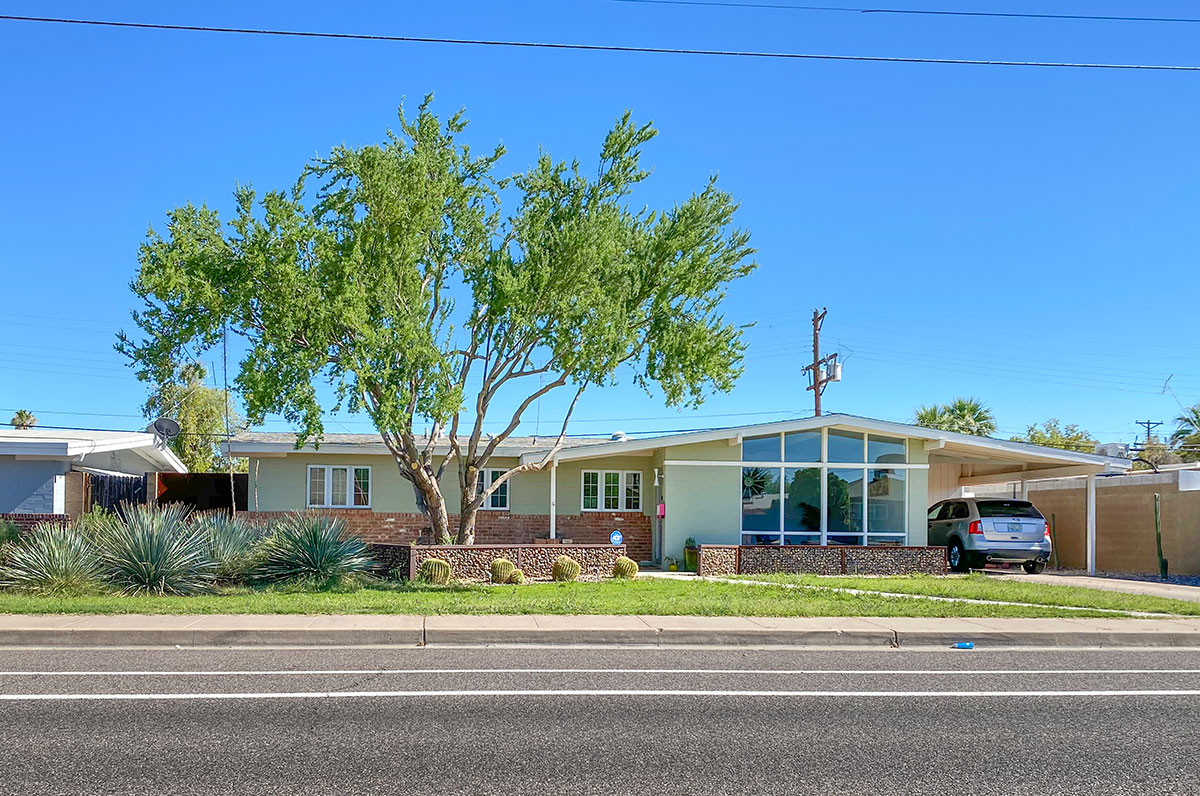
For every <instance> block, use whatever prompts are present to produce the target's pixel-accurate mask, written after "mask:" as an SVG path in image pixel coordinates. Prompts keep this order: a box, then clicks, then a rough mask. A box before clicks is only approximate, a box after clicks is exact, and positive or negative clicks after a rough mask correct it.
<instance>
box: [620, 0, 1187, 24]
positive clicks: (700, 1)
mask: <svg viewBox="0 0 1200 796" xmlns="http://www.w3.org/2000/svg"><path fill="white" fill-rule="evenodd" d="M612 2H615V3H636V4H643V5H659V6H711V7H715V8H747V9H768V10H772V11H833V12H846V13H851V14H906V15H910V16H931V17H1001V18H1009V19H1066V20H1085V21H1098V22H1184V23H1200V18H1198V19H1193V18H1189V17H1126V16H1103V15H1099V14H1023V13H1018V12H1015V11H939V10H934V9H925V8H856V7H852V6H802V5H791V4H789V3H731V2H718V1H717V0H612Z"/></svg>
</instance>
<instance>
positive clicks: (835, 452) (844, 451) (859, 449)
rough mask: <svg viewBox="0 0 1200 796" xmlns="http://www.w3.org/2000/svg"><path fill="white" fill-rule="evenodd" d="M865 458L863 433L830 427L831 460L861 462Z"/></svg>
mask: <svg viewBox="0 0 1200 796" xmlns="http://www.w3.org/2000/svg"><path fill="white" fill-rule="evenodd" d="M862 460H863V435H862V434H860V433H858V432H857V431H839V430H838V429H835V428H831V429H829V461H831V462H855V463H858V462H861V461H862Z"/></svg>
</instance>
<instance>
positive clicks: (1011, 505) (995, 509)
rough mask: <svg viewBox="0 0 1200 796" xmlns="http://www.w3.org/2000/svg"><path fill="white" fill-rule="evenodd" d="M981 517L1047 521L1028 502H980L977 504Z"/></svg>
mask: <svg viewBox="0 0 1200 796" xmlns="http://www.w3.org/2000/svg"><path fill="white" fill-rule="evenodd" d="M975 506H976V508H978V509H979V516H980V517H1031V518H1033V519H1035V520H1041V519H1045V518H1044V517H1042V513H1041V512H1040V511H1038V510H1037V509H1035V508H1034V507H1033V504H1032V503H1030V502H1029V501H1028V500H979V501H976V502H975Z"/></svg>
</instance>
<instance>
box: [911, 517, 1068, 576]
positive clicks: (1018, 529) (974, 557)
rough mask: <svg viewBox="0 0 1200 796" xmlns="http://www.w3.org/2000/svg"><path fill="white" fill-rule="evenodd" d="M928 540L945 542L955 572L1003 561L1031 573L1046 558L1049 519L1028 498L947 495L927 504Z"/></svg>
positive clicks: (1048, 539)
mask: <svg viewBox="0 0 1200 796" xmlns="http://www.w3.org/2000/svg"><path fill="white" fill-rule="evenodd" d="M929 544H931V545H945V546H946V558H947V560H948V561H949V563H950V568H951V569H952V570H954V571H955V572H966V571H967V570H968V569H970V568H971V567H981V566H983V565H985V564H987V563H989V562H996V563H1001V562H1004V563H1019V564H1021V565H1022V567H1023V568H1024V569H1025V571H1026V572H1028V573H1029V574H1031V575H1036V574H1037V573H1039V572H1041V571H1042V570H1044V569H1045V568H1046V562H1047V561H1049V560H1050V524H1049V523H1047V522H1046V518H1045V517H1043V516H1042V513H1041V512H1040V511H1038V510H1037V509H1036V508H1034V507H1033V504H1032V503H1030V502H1029V501H1028V500H1008V499H1005V498H952V499H950V500H943V501H942V502H941V503H935V504H934V505H933V506H932V507H931V508H930V509H929Z"/></svg>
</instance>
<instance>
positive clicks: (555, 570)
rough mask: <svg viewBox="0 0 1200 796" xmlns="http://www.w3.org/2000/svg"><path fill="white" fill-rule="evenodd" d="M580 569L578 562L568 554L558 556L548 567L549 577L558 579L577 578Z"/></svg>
mask: <svg viewBox="0 0 1200 796" xmlns="http://www.w3.org/2000/svg"><path fill="white" fill-rule="evenodd" d="M582 569H583V568H582V567H580V566H579V562H578V561H576V560H575V559H573V558H571V557H570V556H559V557H558V558H556V559H554V564H553V565H552V566H551V567H550V577H552V578H554V579H555V580H558V581H568V580H579V573H580V571H581V570H582Z"/></svg>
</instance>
